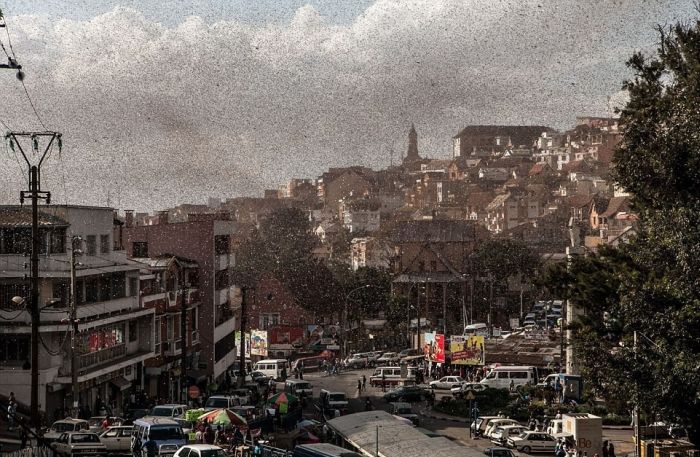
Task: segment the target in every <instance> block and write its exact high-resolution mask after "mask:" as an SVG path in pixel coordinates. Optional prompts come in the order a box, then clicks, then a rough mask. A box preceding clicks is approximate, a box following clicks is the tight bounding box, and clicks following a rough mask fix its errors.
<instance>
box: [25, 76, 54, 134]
mask: <svg viewBox="0 0 700 457" xmlns="http://www.w3.org/2000/svg"><path fill="white" fill-rule="evenodd" d="M20 82H21V83H22V88H23V89H24V93H25V95H26V96H27V100H29V105H31V107H32V110H33V111H34V115H35V116H36V118H37V120H38V121H39V124H41V126H42V127H43V128H44V130H48V128H46V125H45V124H44V121H43V120H41V116H39V112H38V111H37V110H36V107H35V106H34V102H33V101H32V97H30V96H29V91H28V90H27V86H26V85H25V84H24V80H20Z"/></svg>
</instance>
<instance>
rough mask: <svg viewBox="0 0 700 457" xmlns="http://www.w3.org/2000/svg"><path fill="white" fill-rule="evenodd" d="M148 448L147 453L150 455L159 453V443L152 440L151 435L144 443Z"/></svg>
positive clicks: (153, 455) (154, 456)
mask: <svg viewBox="0 0 700 457" xmlns="http://www.w3.org/2000/svg"><path fill="white" fill-rule="evenodd" d="M143 447H145V448H146V455H147V456H148V457H156V456H157V455H158V443H156V442H155V441H154V440H152V439H151V438H150V436H149V438H148V441H146V442H145V443H144V444H143Z"/></svg>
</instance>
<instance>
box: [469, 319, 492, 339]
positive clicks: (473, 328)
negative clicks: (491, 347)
mask: <svg viewBox="0 0 700 457" xmlns="http://www.w3.org/2000/svg"><path fill="white" fill-rule="evenodd" d="M464 336H484V337H488V336H489V326H488V325H486V324H484V323H483V322H480V323H477V324H470V325H467V326H466V327H464Z"/></svg>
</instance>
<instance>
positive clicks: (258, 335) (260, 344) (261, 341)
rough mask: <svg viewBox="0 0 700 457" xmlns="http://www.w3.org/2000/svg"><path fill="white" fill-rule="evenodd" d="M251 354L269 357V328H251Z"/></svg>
mask: <svg viewBox="0 0 700 457" xmlns="http://www.w3.org/2000/svg"><path fill="white" fill-rule="evenodd" d="M250 354H251V355H259V356H262V357H267V330H251V332H250Z"/></svg>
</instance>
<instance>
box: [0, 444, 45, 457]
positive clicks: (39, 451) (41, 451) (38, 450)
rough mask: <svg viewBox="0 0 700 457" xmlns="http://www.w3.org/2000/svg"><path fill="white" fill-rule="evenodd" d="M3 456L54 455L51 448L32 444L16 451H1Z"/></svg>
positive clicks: (31, 456)
mask: <svg viewBox="0 0 700 457" xmlns="http://www.w3.org/2000/svg"><path fill="white" fill-rule="evenodd" d="M2 456H3V457H54V452H53V449H51V448H50V447H47V446H32V447H25V448H24V449H18V450H16V451H10V452H2Z"/></svg>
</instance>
